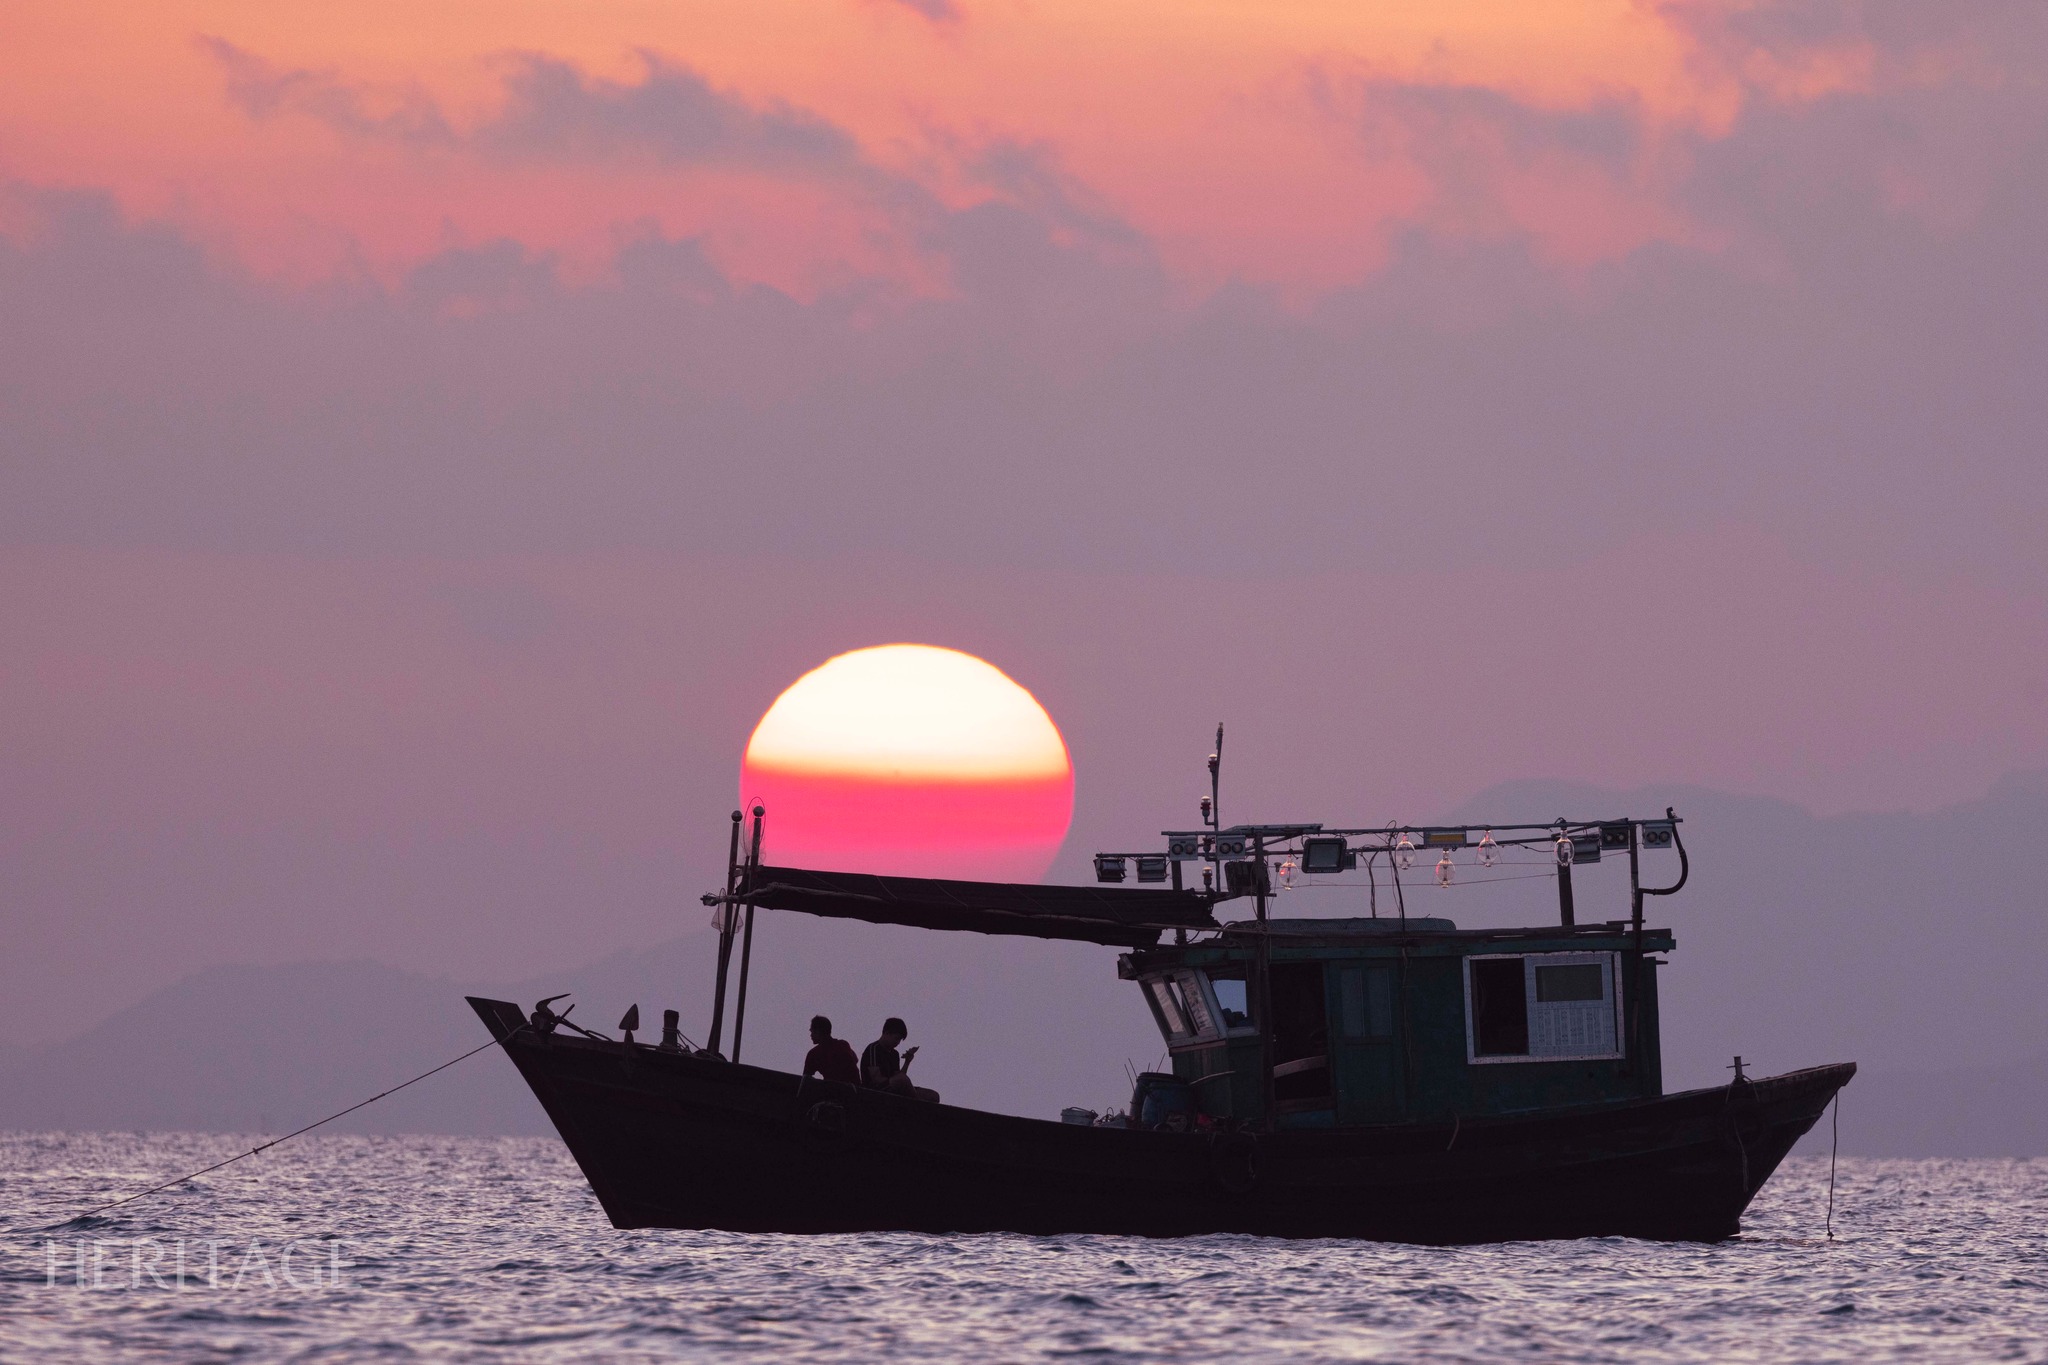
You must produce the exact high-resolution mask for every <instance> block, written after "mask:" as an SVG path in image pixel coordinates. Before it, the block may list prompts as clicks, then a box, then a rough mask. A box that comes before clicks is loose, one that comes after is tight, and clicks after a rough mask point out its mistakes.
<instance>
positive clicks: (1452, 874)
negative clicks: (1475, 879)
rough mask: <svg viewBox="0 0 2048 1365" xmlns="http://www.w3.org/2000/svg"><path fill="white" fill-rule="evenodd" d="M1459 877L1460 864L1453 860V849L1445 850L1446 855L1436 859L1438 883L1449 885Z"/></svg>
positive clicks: (1439, 884)
mask: <svg viewBox="0 0 2048 1365" xmlns="http://www.w3.org/2000/svg"><path fill="white" fill-rule="evenodd" d="M1457 879H1458V865H1457V864H1456V863H1454V862H1452V861H1451V851H1450V850H1449V849H1445V850H1444V856H1443V857H1441V858H1438V859H1437V860H1436V884H1437V885H1438V886H1449V885H1450V884H1451V883H1452V882H1454V881H1456V880H1457Z"/></svg>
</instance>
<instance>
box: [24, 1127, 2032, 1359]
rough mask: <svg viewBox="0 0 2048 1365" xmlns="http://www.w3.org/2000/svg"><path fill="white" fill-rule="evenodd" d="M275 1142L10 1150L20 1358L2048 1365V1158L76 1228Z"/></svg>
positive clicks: (537, 1157) (402, 1146)
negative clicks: (1091, 1201)
mask: <svg viewBox="0 0 2048 1365" xmlns="http://www.w3.org/2000/svg"><path fill="white" fill-rule="evenodd" d="M247 1145H248V1144H247V1142H246V1141H245V1140H242V1139H235V1138H226V1137H213V1136H204V1135H192V1134H172V1135H153V1136H143V1135H138V1134H54V1135H53V1134H30V1135H22V1134H15V1135H0V1359H9V1360H11V1359H31V1358H43V1357H49V1358H62V1359H68V1360H83V1361H93V1360H102V1359H104V1360H115V1359H126V1358H130V1357H132V1356H135V1355H137V1354H141V1353H145V1352H147V1353H151V1354H162V1355H165V1356H168V1357H172V1358H177V1359H183V1360H212V1359H226V1358H229V1357H232V1358H234V1359H237V1360H292V1361H300V1360H303V1361H329V1360H373V1359H387V1358H388V1359H406V1360H412V1359H432V1360H475V1361H497V1360H506V1361H512V1360H517V1361H556V1360H562V1361H570V1360H578V1361H580V1360H589V1359H592V1358H604V1359H609V1360H661V1359H676V1358H701V1357H709V1356H727V1355H731V1356H749V1357H757V1358H758V1357H768V1356H773V1357H776V1358H785V1357H787V1358H792V1359H799V1360H815V1361H842V1360H844V1361H852V1360H866V1359H869V1358H872V1357H874V1356H876V1355H880V1354H884V1353H886V1354H887V1355H889V1356H891V1357H894V1358H899V1359H907V1360H925V1359H930V1360H947V1361H951V1360H958V1359H962V1358H989V1359H1002V1360H1028V1359H1058V1360H1067V1359H1077V1360H1082V1359H1085V1360H1108V1361H1124V1360H1130V1361H1153V1360H1163V1361H1175V1362H1201V1361H1212V1360H1213V1361H1229V1362H1233V1365H1236V1363H1238V1362H1252V1361H1268V1360H1272V1361H1279V1360H1289V1361H1293V1360H1329V1361H1413V1360H1427V1361H1495V1360H1560V1361H1561V1360H1570V1361H1589V1362H1607V1361H1613V1362H1622V1361H1629V1362H1635V1361H1644V1360H1655V1361H1717V1362H1718V1361H1723V1360H1728V1359H1744V1360H1758V1361H1779V1360H1783V1361H1801V1360H1843V1359H1858V1360H1872V1361H1887V1360H1901V1361H1903V1360H1907V1359H1912V1360H1916V1361H1917V1360H1924V1359H1946V1360H1987V1361H1989V1360H1998V1361H2022V1362H2026V1361H2032V1362H2044V1365H2048V1344H2044V1343H2048V1296H2044V1294H2043V1285H2044V1284H2048V1217H2044V1215H2048V1161H1993V1160H1985V1161H1948V1160H1943V1161H1879V1160H1845V1161H1844V1162H1843V1163H1842V1166H1841V1172H1840V1178H1839V1186H1838V1189H1837V1194H1836V1209H1835V1227H1836V1234H1837V1236H1836V1240H1835V1241H1833V1242H1829V1241H1828V1240H1826V1238H1825V1237H1824V1236H1822V1234H1821V1222H1822V1214H1823V1208H1824V1204H1825V1199H1826V1178H1827V1164H1826V1162H1825V1161H1824V1160H1820V1161H1806V1160H1795V1161H1791V1162H1788V1163H1787V1164H1786V1166H1785V1168H1784V1170H1783V1171H1782V1172H1781V1173H1780V1174H1779V1176H1778V1177H1777V1179H1776V1180H1774V1181H1773V1182H1772V1184H1771V1186H1770V1187H1769V1188H1768V1189H1766V1191H1765V1192H1764V1195H1763V1197H1762V1198H1761V1199H1759V1200H1758V1202H1757V1205H1756V1207H1755V1208H1754V1209H1753V1210H1752V1211H1751V1215H1750V1217H1749V1219H1748V1221H1747V1223H1746V1226H1745V1231H1744V1235H1743V1236H1742V1237H1740V1238H1737V1239H1735V1240H1733V1241H1730V1242H1726V1243H1723V1244H1721V1245H1719V1246H1712V1247H1702V1246H1671V1245H1660V1244H1656V1243H1647V1242H1633V1241H1628V1240H1625V1239H1619V1238H1595V1239H1588V1240H1585V1241H1579V1242H1544V1243H1533V1242H1532V1243H1512V1244H1508V1245H1503V1246H1491V1247H1462V1248H1446V1249H1432V1248H1419V1247H1404V1246H1393V1245H1386V1244H1381V1243H1371V1242H1339V1241H1320V1242H1284V1241H1274V1240H1265V1239H1260V1238H1253V1237H1240V1236H1220V1237H1197V1238H1188V1239H1184V1240H1178V1241H1148V1240H1144V1239H1138V1238H1120V1237H1078V1236H1077V1237H1018V1236H1002V1235H987V1236H953V1237H925V1236H912V1235H882V1234H863V1235H853V1236H837V1237H750V1236H740V1235H737V1234H731V1233H709V1232H707V1233H684V1232H617V1231H614V1230H613V1229H612V1228H611V1227H610V1226H609V1225H608V1224H606V1223H605V1221H604V1218H603V1215H602V1214H601V1213H600V1212H599V1211H598V1209H597V1206H596V1201H595V1200H594V1199H593V1198H592V1197H591V1194H590V1191H589V1189H588V1187H587V1186H586V1185H585V1184H584V1183H583V1181H582V1178H581V1177H580V1176H579V1175H578V1173H577V1172H576V1169H575V1167H574V1166H573V1164H572V1163H570V1161H569V1160H568V1158H567V1156H566V1154H565V1153H564V1152H563V1151H562V1148H561V1146H560V1145H559V1144H558V1143H555V1142H553V1141H549V1140H532V1139H511V1138H505V1139H494V1138H435V1137H417V1138H376V1137H332V1138H314V1139H302V1140H300V1141H299V1142H296V1143H293V1144H292V1145H291V1146H289V1147H285V1148H280V1149H278V1150H277V1151H274V1152H269V1153H266V1154H264V1155H263V1156H261V1157H256V1158H253V1159H251V1160H249V1161H247V1162H243V1163H241V1164H240V1165H237V1166H234V1167H230V1168H228V1169H226V1170H223V1171H219V1172H215V1173H214V1174H213V1175H211V1176H209V1177H207V1178H206V1179H205V1180H204V1181H198V1182H193V1183H192V1184H191V1185H188V1186H183V1187H180V1188H178V1189H176V1190H173V1191H170V1192H167V1193H166V1194H164V1195H160V1196H156V1197H153V1198H151V1199H149V1200H145V1201H141V1202H138V1203H137V1204H135V1205H132V1206H129V1207H125V1208H122V1209H117V1210H114V1211H111V1212H110V1213H108V1214H106V1215H103V1216H100V1217H97V1218H91V1219H81V1218H77V1217H76V1216H75V1211H76V1210H78V1209H81V1208H90V1207H92V1206H93V1205H95V1204H97V1203H102V1202H104V1201H105V1200H107V1199H108V1198H111V1197H114V1196H115V1195H118V1194H119V1193H121V1192H123V1191H124V1190H132V1189H140V1188H144V1187H146V1186H147V1185H149V1184H151V1183H154V1182H156V1181H160V1180H164V1179H168V1178H170V1177H171V1176H173V1175H175V1174H177V1173H178V1171H180V1170H184V1169H192V1168H194V1167H197V1166H202V1165H205V1164H207V1163H208V1162H209V1161H214V1160H219V1159H220V1158H221V1157H223V1156H226V1155H230V1154H232V1153H233V1152H234V1151H235V1150H237V1149H238V1148H241V1147H246V1146H247ZM287 1248H290V1251H291V1254H290V1256H289V1257H287V1256H286V1255H285V1253H286V1250H287ZM180 1256H182V1263H181V1262H180V1261H179V1259H178V1258H179V1257H180ZM181 1264H182V1280H181V1279H180V1277H179V1273H178V1272H179V1270H180V1265H181ZM81 1279H82V1280H83V1281H84V1283H83V1285H81V1283H80V1281H81ZM181 1283H182V1286H183V1287H180V1285H181Z"/></svg>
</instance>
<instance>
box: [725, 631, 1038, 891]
mask: <svg viewBox="0 0 2048 1365" xmlns="http://www.w3.org/2000/svg"><path fill="white" fill-rule="evenodd" d="M740 797H741V799H742V800H743V801H759V802H761V803H762V804H763V805H764V806H766V807H767V811H768V816H767V824H766V829H765V832H764V835H763V841H762V854H761V856H762V859H763V861H766V862H769V863H776V864H781V865H784V866H798V867H817V868H832V869H837V870H842V871H850V872H891V873H896V874H899V875H906V876H918V877H967V878H978V879H984V880H990V881H1035V880H1037V879H1038V878H1040V877H1042V876H1044V875H1045V872H1046V869H1047V868H1048V867H1050V866H1051V865H1052V860H1053V857H1054V855H1055V854H1057V853H1058V852H1059V847H1060V843H1061V841H1062V840H1064V839H1065V838H1066V837H1067V826H1068V824H1069V823H1070V822H1071V821H1072V820H1073V815H1074V766H1073V763H1072V762H1071V761H1070V760H1069V758H1068V756H1067V746H1066V742H1065V741H1064V740H1062V739H1061V738H1060V732H1059V728H1058V727H1057V726H1055V725H1054V724H1053V723H1052V717H1051V716H1049V715H1047V714H1046V712H1045V708H1044V707H1043V706H1040V705H1039V704H1038V700H1037V698H1035V697H1033V696H1032V695H1031V694H1030V693H1029V692H1027V691H1025V690H1024V689H1023V688H1022V687H1020V686H1018V685H1017V684H1016V683H1015V682H1013V681H1011V679H1010V678H1009V677H1008V676H1007V675H1006V674H1004V673H1003V671H1002V670H1001V669H999V668H997V667H996V666H995V665H993V664H990V663H987V662H984V661H983V660H981V659H977V658H975V657H974V656H973V655H972V654H963V653H961V652H960V651H959V650H957V649H941V648H938V647H936V646H934V645H878V646H875V647H874V648H872V649H857V650H854V651H853V652H852V653H850V654H841V655H838V656H837V657H835V658H832V659H828V660H826V661H825V662H824V663H822V664H820V665H819V666H818V667H816V668H814V669H812V670H811V671H810V672H808V673H806V674H804V675H803V676H802V677H801V678H798V679H797V680H796V682H794V683H793V684H791V685H790V687H789V689H788V690H787V691H785V692H784V693H783V694H782V695H781V696H779V697H777V698H776V699H775V704H774V705H773V706H770V707H769V708H768V713H767V714H766V715H764V716H762V717H761V723H760V724H759V725H757V726H755V727H754V735H753V738H752V739H750V740H748V741H747V753H746V758H745V761H744V762H743V763H742V765H741V771H740Z"/></svg>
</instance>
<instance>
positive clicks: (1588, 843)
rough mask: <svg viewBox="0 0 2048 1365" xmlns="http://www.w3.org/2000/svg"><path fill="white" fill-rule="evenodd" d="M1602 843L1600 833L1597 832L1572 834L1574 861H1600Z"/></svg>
mask: <svg viewBox="0 0 2048 1365" xmlns="http://www.w3.org/2000/svg"><path fill="white" fill-rule="evenodd" d="M1600 843H1601V839H1600V835H1599V834H1598V833H1597V832H1592V833H1586V834H1574V835H1573V836H1572V861H1573V862H1575V863H1597V862H1599V861H1600Z"/></svg>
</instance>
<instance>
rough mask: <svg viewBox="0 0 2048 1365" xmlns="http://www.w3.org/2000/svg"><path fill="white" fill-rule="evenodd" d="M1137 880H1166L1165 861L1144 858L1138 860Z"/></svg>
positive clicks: (1149, 857) (1162, 859) (1148, 857)
mask: <svg viewBox="0 0 2048 1365" xmlns="http://www.w3.org/2000/svg"><path fill="white" fill-rule="evenodd" d="M1138 880H1139V881H1141V882H1163V881H1165V880H1166V859H1164V858H1155V857H1151V856H1149V855H1148V856H1146V857H1142V858H1139V859H1138Z"/></svg>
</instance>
